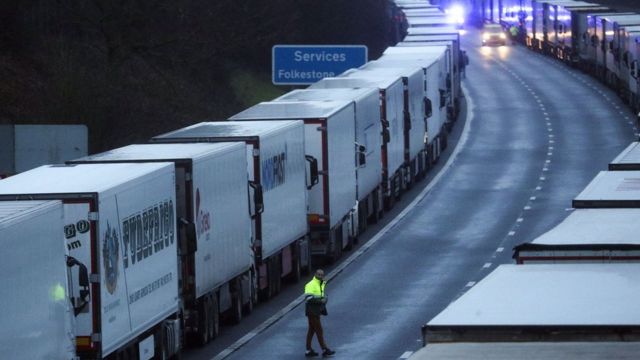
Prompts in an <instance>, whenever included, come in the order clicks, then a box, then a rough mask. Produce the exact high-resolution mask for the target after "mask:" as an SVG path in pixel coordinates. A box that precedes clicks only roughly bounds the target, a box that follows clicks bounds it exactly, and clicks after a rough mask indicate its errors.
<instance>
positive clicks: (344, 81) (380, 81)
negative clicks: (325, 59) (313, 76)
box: [309, 69, 402, 89]
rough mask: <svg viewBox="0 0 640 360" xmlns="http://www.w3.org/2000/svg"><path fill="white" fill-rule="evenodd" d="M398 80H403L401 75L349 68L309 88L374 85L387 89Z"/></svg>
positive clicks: (374, 86) (373, 86)
mask: <svg viewBox="0 0 640 360" xmlns="http://www.w3.org/2000/svg"><path fill="white" fill-rule="evenodd" d="M397 82H402V79H401V78H400V76H384V75H382V76H381V75H380V74H378V75H376V74H375V73H372V72H369V71H360V70H358V69H349V70H347V71H345V72H344V73H343V74H342V75H340V77H327V78H324V79H322V80H320V81H318V82H316V83H314V84H312V85H311V86H309V89H333V88H345V87H349V88H352V87H372V88H379V89H387V88H389V87H391V86H393V85H394V84H395V83H397Z"/></svg>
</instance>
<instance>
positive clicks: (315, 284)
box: [304, 276, 326, 300]
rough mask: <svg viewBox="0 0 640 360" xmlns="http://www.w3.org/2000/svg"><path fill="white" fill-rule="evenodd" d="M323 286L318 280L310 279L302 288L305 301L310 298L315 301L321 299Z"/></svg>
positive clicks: (322, 282)
mask: <svg viewBox="0 0 640 360" xmlns="http://www.w3.org/2000/svg"><path fill="white" fill-rule="evenodd" d="M325 284H326V282H325V281H320V279H318V278H316V277H315V276H314V277H313V279H311V281H309V282H308V283H307V285H305V286H304V295H305V300H309V299H312V298H315V299H321V298H323V297H324V286H325Z"/></svg>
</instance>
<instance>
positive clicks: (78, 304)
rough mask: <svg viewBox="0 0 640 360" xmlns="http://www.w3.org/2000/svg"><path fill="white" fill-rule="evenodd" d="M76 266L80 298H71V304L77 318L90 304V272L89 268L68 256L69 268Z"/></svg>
mask: <svg viewBox="0 0 640 360" xmlns="http://www.w3.org/2000/svg"><path fill="white" fill-rule="evenodd" d="M74 266H77V267H78V287H79V290H80V291H79V295H80V296H79V297H78V298H74V297H72V298H71V303H72V304H73V313H74V315H75V316H78V314H80V313H81V312H82V311H83V310H84V308H85V307H86V306H87V305H88V304H89V300H88V299H87V298H88V297H89V294H90V291H89V272H88V271H87V267H86V266H85V265H84V264H83V263H81V262H80V261H78V260H77V259H76V258H74V257H73V256H67V267H69V268H72V267H74Z"/></svg>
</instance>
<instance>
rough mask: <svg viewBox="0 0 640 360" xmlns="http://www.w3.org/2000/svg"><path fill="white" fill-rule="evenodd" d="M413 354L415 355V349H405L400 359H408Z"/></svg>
mask: <svg viewBox="0 0 640 360" xmlns="http://www.w3.org/2000/svg"><path fill="white" fill-rule="evenodd" d="M411 355H413V351H405V352H404V353H402V355H400V359H408V358H409V357H410V356H411Z"/></svg>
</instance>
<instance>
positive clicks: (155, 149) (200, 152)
mask: <svg viewBox="0 0 640 360" xmlns="http://www.w3.org/2000/svg"><path fill="white" fill-rule="evenodd" d="M239 147H243V146H242V144H236V143H215V144H214V143H195V144H133V145H128V146H124V147H121V148H117V149H113V150H109V151H105V152H103V153H100V154H94V155H90V156H86V157H83V158H80V159H75V160H72V161H71V162H72V163H82V162H95V161H101V160H109V161H119V160H121V161H130V160H136V161H144V160H149V161H152V160H154V161H155V160H157V159H166V160H181V159H194V160H196V159H199V158H203V157H207V156H210V155H211V154H212V153H221V154H222V153H227V152H229V151H234V150H235V149H236V148H239Z"/></svg>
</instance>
